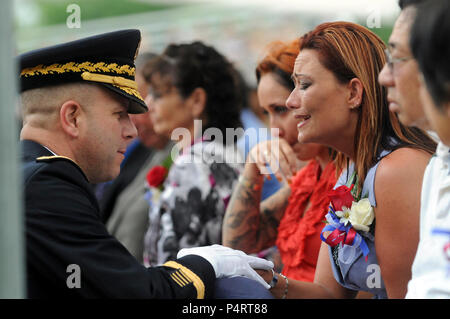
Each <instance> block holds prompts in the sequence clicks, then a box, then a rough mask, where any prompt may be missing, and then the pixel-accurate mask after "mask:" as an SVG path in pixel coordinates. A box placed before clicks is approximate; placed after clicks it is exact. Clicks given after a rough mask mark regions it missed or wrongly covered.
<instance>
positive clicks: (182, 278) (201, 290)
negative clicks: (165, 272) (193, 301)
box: [163, 260, 205, 299]
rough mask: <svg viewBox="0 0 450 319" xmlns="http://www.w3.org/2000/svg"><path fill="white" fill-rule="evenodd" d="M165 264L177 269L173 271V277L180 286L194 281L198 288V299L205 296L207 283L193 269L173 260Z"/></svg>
mask: <svg viewBox="0 0 450 319" xmlns="http://www.w3.org/2000/svg"><path fill="white" fill-rule="evenodd" d="M163 266H166V267H170V268H174V269H176V271H175V272H174V273H172V275H171V278H172V280H173V281H175V282H176V283H177V284H178V285H179V286H180V287H184V286H186V285H188V284H190V283H192V284H193V285H194V287H195V289H196V290H197V299H204V298H205V284H204V283H203V281H202V280H201V279H200V277H199V276H197V274H195V273H194V272H193V271H192V270H190V269H189V268H187V267H185V266H183V265H181V264H179V263H177V262H175V261H173V260H171V261H168V262H166V263H165V264H164V265H163Z"/></svg>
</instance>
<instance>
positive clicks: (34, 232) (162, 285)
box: [21, 140, 215, 298]
mask: <svg viewBox="0 0 450 319" xmlns="http://www.w3.org/2000/svg"><path fill="white" fill-rule="evenodd" d="M21 147H22V168H23V178H24V200H25V214H26V261H27V293H28V297H29V298H73V297H81V298H207V297H209V296H211V294H212V290H213V289H214V288H213V287H214V286H213V285H214V281H215V275H214V269H213V268H212V266H211V264H209V263H208V262H207V261H206V260H205V259H203V258H202V257H200V256H193V255H191V256H186V257H183V258H181V259H178V260H175V261H170V262H167V263H166V264H164V265H163V266H159V267H153V268H146V267H144V266H142V265H141V264H140V263H139V262H138V261H137V260H136V259H135V258H134V257H133V256H132V255H131V254H130V253H129V252H128V251H127V250H126V249H125V247H123V246H122V244H120V243H119V242H118V241H117V240H116V239H115V238H114V237H112V236H111V235H109V233H108V231H107V230H106V228H105V226H104V224H103V223H102V222H101V219H100V212H99V207H98V203H97V200H96V198H95V195H94V193H93V191H92V190H91V185H90V184H89V182H88V180H87V178H86V176H85V175H84V174H83V172H82V171H81V169H80V168H79V167H78V166H77V165H76V164H75V163H74V162H72V161H71V160H70V159H66V158H62V157H57V156H53V155H52V154H51V153H50V152H49V151H48V150H47V149H46V148H44V147H42V146H41V145H40V144H38V143H35V142H33V141H29V140H23V141H21ZM72 264H75V265H77V266H78V267H79V270H80V272H79V274H80V275H81V276H80V281H79V284H80V285H79V286H80V287H79V288H77V287H73V285H70V284H69V285H68V284H67V282H68V281H69V283H70V282H72V283H74V282H75V283H76V281H71V279H70V278H69V276H71V275H75V272H72V270H71V268H69V269H68V266H69V265H72ZM68 279H69V280H68ZM72 279H73V278H72ZM69 287H72V288H69Z"/></svg>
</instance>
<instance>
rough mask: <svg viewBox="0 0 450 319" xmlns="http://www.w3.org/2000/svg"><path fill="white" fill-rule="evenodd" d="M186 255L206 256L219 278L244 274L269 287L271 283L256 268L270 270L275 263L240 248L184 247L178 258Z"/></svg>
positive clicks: (217, 246) (218, 246)
mask: <svg viewBox="0 0 450 319" xmlns="http://www.w3.org/2000/svg"><path fill="white" fill-rule="evenodd" d="M186 255H198V256H201V257H203V258H205V259H206V260H207V261H209V263H210V264H211V265H212V266H213V268H214V271H215V272H216V277H217V278H224V277H236V276H244V277H247V278H250V279H253V280H256V281H258V282H260V283H261V284H262V285H263V286H264V287H266V288H267V289H269V288H270V286H269V284H268V283H267V282H266V281H265V280H264V279H263V278H262V277H261V276H260V275H258V273H257V272H256V271H255V270H254V269H263V270H270V269H272V268H273V263H272V262H271V261H269V260H266V259H262V258H258V257H253V256H249V255H247V254H245V253H244V252H242V251H240V250H234V249H231V248H229V247H224V246H221V245H212V246H204V247H194V248H183V249H181V250H180V251H179V252H178V254H177V258H181V257H184V256H186Z"/></svg>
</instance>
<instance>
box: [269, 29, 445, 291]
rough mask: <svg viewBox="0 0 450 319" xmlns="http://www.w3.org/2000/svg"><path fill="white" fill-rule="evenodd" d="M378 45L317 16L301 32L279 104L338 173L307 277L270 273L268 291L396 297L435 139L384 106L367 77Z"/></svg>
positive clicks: (405, 275) (405, 276)
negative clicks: (329, 152) (290, 82)
mask: <svg viewBox="0 0 450 319" xmlns="http://www.w3.org/2000/svg"><path fill="white" fill-rule="evenodd" d="M384 49H385V45H384V43H383V42H382V40H381V39H380V38H379V37H378V36H376V35H375V34H374V33H373V32H371V31H370V30H368V29H366V28H364V27H362V26H359V25H356V24H353V23H347V22H333V23H324V24H321V25H319V26H317V27H316V28H315V29H314V30H313V31H311V32H310V33H307V34H306V35H304V36H303V37H302V40H301V47H300V53H299V55H298V57H297V59H296V61H295V67H294V72H293V79H294V82H295V89H294V90H293V91H292V93H291V95H290V96H289V98H288V100H287V106H288V107H289V109H290V110H291V112H292V116H294V117H295V118H297V119H298V120H299V121H300V123H299V124H298V126H297V128H298V140H299V142H300V143H320V144H324V145H328V146H330V147H333V148H334V149H336V150H337V151H339V152H340V153H339V154H338V155H337V157H336V161H335V162H336V165H337V170H338V171H340V170H341V169H343V172H342V173H341V176H340V178H339V180H338V183H337V184H336V186H335V190H334V191H333V192H331V193H330V199H331V204H330V208H329V212H328V214H327V216H326V219H327V225H326V226H325V228H324V229H323V232H322V234H321V238H322V240H323V241H324V242H323V243H322V246H321V248H320V252H319V259H318V262H317V268H316V274H315V278H314V282H313V283H309V282H304V281H294V280H289V281H286V280H279V281H278V284H277V285H275V287H274V288H273V289H272V293H273V294H274V295H275V296H280V295H287V297H288V298H351V297H354V296H355V295H356V293H357V292H358V291H367V292H370V293H372V294H373V295H374V296H375V297H376V298H387V297H389V298H404V296H405V293H406V290H407V283H408V280H409V279H410V277H411V265H412V261H413V258H414V255H415V252H416V249H417V243H418V240H419V209H420V192H421V186H422V178H423V173H424V170H425V167H426V165H427V163H428V161H429V159H430V157H431V154H433V152H434V150H435V147H436V144H435V143H434V142H433V141H432V140H431V138H430V137H429V136H427V135H426V133H424V132H423V131H421V130H420V129H418V128H414V127H405V126H403V125H402V124H401V123H400V122H399V120H398V118H397V116H396V115H395V113H392V112H390V111H389V108H388V101H387V97H386V91H385V90H384V89H383V87H382V86H380V84H379V83H378V82H377V77H378V74H379V73H380V71H381V69H382V68H383V66H384V64H385V63H386V58H385V54H384ZM266 275H267V277H269V278H267V280H268V281H270V278H271V277H272V274H271V273H268V274H266Z"/></svg>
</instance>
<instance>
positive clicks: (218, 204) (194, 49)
mask: <svg viewBox="0 0 450 319" xmlns="http://www.w3.org/2000/svg"><path fill="white" fill-rule="evenodd" d="M143 74H144V77H145V78H146V81H147V82H148V83H149V84H150V86H151V90H150V92H149V95H148V97H147V100H146V102H147V104H148V106H149V112H150V116H151V119H152V121H153V124H154V130H155V131H156V132H157V133H158V134H163V135H166V136H167V137H169V138H171V139H173V140H177V141H178V144H177V150H174V151H172V154H171V155H172V160H173V164H172V166H171V167H170V169H169V172H168V175H167V178H166V179H165V180H164V182H163V183H162V184H161V185H157V187H153V188H152V198H151V208H150V214H149V218H150V220H149V229H148V231H147V234H146V238H145V247H146V248H145V252H144V263H146V264H149V265H158V264H162V263H164V262H166V261H167V260H171V259H175V258H176V254H177V252H178V251H179V250H180V249H181V248H186V247H197V246H204V245H211V244H220V243H221V227H222V219H223V215H224V213H225V209H226V207H227V204H228V200H229V198H230V196H231V191H232V189H233V186H234V184H235V182H236V181H237V178H238V176H239V173H240V170H241V169H242V163H243V160H242V158H241V157H240V155H239V153H238V152H237V151H236V149H235V147H234V139H233V138H230V136H227V130H226V129H227V128H237V127H241V123H240V113H239V112H240V108H241V106H240V101H241V97H240V93H239V92H240V90H239V89H238V82H237V77H236V70H235V69H234V68H233V66H232V64H231V63H230V62H228V61H227V59H226V58H225V57H224V56H223V55H221V54H220V53H219V52H217V51H216V50H215V49H214V48H213V47H211V46H207V45H205V44H203V43H201V42H194V43H189V44H172V45H169V46H168V47H167V48H166V49H165V50H164V52H163V53H162V54H161V55H160V56H159V57H157V58H156V59H154V60H152V61H151V62H150V63H149V64H147V65H146V66H145V68H144V70H143ZM175 157H176V158H175ZM161 190H162V191H161Z"/></svg>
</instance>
